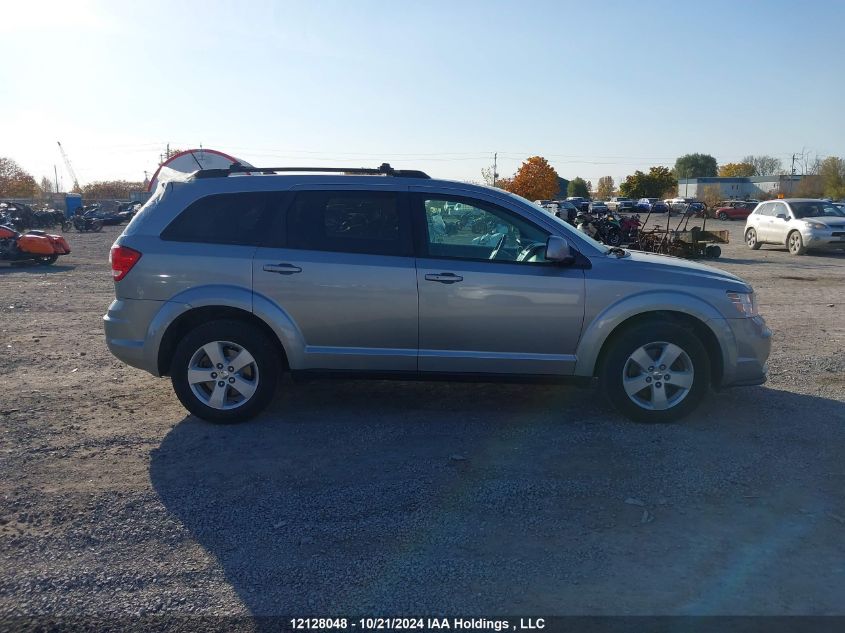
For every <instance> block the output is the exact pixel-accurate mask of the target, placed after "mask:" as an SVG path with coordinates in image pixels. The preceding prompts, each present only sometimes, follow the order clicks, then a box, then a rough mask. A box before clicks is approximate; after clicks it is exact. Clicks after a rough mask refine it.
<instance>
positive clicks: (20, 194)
mask: <svg viewBox="0 0 845 633" xmlns="http://www.w3.org/2000/svg"><path fill="white" fill-rule="evenodd" d="M37 194H38V183H36V182H35V178H33V177H32V176H31V175H30V174H28V173H26V172H25V171H24V170H23V169H22V168H21V166H20V165H18V164H17V163H16V162H15V161H13V160H12V159H11V158H3V157H0V198H31V197H33V196H35V195H37Z"/></svg>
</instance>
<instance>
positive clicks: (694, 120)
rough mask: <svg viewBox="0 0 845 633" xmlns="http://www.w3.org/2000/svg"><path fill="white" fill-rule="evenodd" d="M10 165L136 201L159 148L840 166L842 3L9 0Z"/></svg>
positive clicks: (285, 161) (440, 172)
mask: <svg viewBox="0 0 845 633" xmlns="http://www.w3.org/2000/svg"><path fill="white" fill-rule="evenodd" d="M0 12H1V13H2V15H3V19H2V20H0V37H2V38H3V42H4V44H3V50H4V56H5V57H6V59H7V60H9V52H8V51H10V50H14V51H15V52H14V53H12V60H13V62H14V63H8V61H7V63H4V64H3V65H2V66H0V97H2V99H0V155H3V156H9V157H12V158H14V159H15V160H17V161H18V162H19V163H21V164H22V165H23V166H24V167H25V168H26V169H27V170H29V171H30V172H31V173H33V175H34V176H36V178H40V177H41V176H42V175H49V176H51V177H52V173H53V165H54V164H56V165H58V168H59V175H60V178H63V179H64V180H65V181H66V182H67V181H68V177H67V175H66V174H65V173H64V169H63V166H62V163H61V159H60V156H59V155H58V151H57V148H56V144H55V142H56V140H61V141H62V144H63V145H64V146H65V148H66V149H67V151H68V153H69V154H70V156H71V159H72V160H73V163H74V167H75V168H76V171H77V172H78V175H79V176H80V180H81V181H83V182H85V181H92V180H103V179H112V178H123V179H130V180H138V179H142V178H143V172H144V170H146V171H150V172H151V171H152V170H154V169H155V167H156V163H157V160H158V156H159V154H160V153H161V152H162V151H163V149H164V145H165V143H167V142H170V143H171V145H172V146H174V147H179V148H186V147H196V146H199V145H200V144H202V145H203V146H204V147H208V148H216V149H221V150H224V151H228V152H230V153H233V154H235V155H236V156H239V157H242V158H244V159H246V160H249V161H250V162H252V163H253V164H264V165H268V164H274V165H289V164H295V165H304V164H312V165H324V164H341V165H351V166H358V165H376V164H379V163H380V162H382V161H383V160H387V161H389V162H391V163H392V164H393V165H394V166H401V167H415V168H421V169H424V170H426V171H428V172H429V173H431V174H432V175H434V176H439V177H445V178H456V179H461V180H480V170H481V168H482V167H485V166H488V165H490V164H491V162H492V154H493V152H494V151H498V152H499V157H500V158H499V164H500V167H499V172H500V173H501V174H502V175H509V174H511V173H513V171H514V170H515V169H516V168H517V167H518V165H519V164H520V162H521V161H522V160H523V159H524V158H526V157H527V156H530V155H534V154H540V155H543V156H546V157H547V158H548V159H549V161H550V162H551V163H552V164H553V165H554V166H555V167H556V168H557V170H558V172H559V173H560V174H561V175H562V176H564V177H568V178H572V177H574V176H576V175H580V176H582V177H584V178H587V179H591V180H593V182H595V181H596V180H597V179H598V178H599V177H600V176H603V175H611V176H613V177H614V178H615V179H616V180H617V182H618V181H619V180H620V179H621V178H624V176H625V175H627V174H629V173H632V172H633V171H634V170H635V169H646V168H647V167H649V166H650V165H657V164H666V165H672V164H673V163H674V160H675V158H676V157H677V156H679V155H681V154H684V153H688V152H705V153H710V154H713V155H714V156H716V158H717V159H718V160H719V162H720V163H724V162H730V161H736V160H738V159H740V158H741V157H742V156H743V155H745V154H748V153H755V154H762V153H765V154H773V155H776V156H779V157H781V158H782V159H784V161H785V162H787V161H788V158H789V156H790V155H791V154H792V153H793V152H801V151H802V150H805V151H807V152H809V153H813V154H818V155H819V156H827V155H839V156H845V81H843V78H845V44H843V36H842V25H843V24H845V2H842V1H841V0H818V1H812V0H811V1H805V2H801V3H795V2H782V1H775V0H773V1H768V2H763V1H748V2H736V1H734V2H722V1H711V2H697V3H692V2H686V1H683V2H682V1H678V0H676V1H675V2H668V1H667V2H662V1H660V2H656V1H652V2H649V1H647V0H644V1H635V0H630V1H617V2H601V1H594V2H545V1H536V2H532V1H528V0H523V1H521V2H495V1H488V2H473V1H465V2H460V1H454V0H453V1H452V2H414V3H411V2H397V3H386V2H371V1H368V0H356V1H355V2H350V1H345V2H301V1H298V2H270V1H263V0H244V1H242V2H231V1H227V2H217V1H215V0H207V1H204V2H195V1H193V0H190V1H187V0H175V1H170V2H161V1H159V0H147V1H145V2H97V1H94V0H91V1H81V0H76V1H74V0H65V1H63V2H40V1H34V0H29V1H28V2H19V1H17V0H15V1H12V0H0Z"/></svg>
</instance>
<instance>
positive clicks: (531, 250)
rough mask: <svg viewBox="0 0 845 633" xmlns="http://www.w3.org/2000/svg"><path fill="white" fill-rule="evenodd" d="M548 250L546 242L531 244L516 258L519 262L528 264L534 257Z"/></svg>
mask: <svg viewBox="0 0 845 633" xmlns="http://www.w3.org/2000/svg"><path fill="white" fill-rule="evenodd" d="M545 248H546V244H545V243H544V242H534V243H533V244H529V245H528V246H526V247H525V248H523V249H522V251H520V253H519V255H517V257H516V261H518V262H528V261H531V260H532V259H533V258H534V257H537V256H538V255H540V254H542V252H543V250H544V249H545Z"/></svg>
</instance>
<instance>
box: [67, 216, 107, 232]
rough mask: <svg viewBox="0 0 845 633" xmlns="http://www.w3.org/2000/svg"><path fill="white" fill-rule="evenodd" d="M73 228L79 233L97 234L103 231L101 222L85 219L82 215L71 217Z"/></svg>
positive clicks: (94, 219) (95, 219) (89, 218)
mask: <svg viewBox="0 0 845 633" xmlns="http://www.w3.org/2000/svg"><path fill="white" fill-rule="evenodd" d="M73 228H75V229H76V230H77V231H79V232H80V233H87V232H89V231H90V232H93V233H99V232H100V231H102V230H103V221H102V220H98V219H97V218H92V217H86V216H84V215H75V216H73Z"/></svg>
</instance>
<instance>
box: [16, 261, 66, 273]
mask: <svg viewBox="0 0 845 633" xmlns="http://www.w3.org/2000/svg"><path fill="white" fill-rule="evenodd" d="M74 268H76V266H73V265H66V264H59V265H55V264H54V265H52V266H38V265H35V264H33V265H24V266H19V265H9V264H8V263H6V262H0V275H3V274H8V273H28V274H37V275H43V274H45V273H48V274H49V273H66V272H68V271H69V270H73V269H74Z"/></svg>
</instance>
